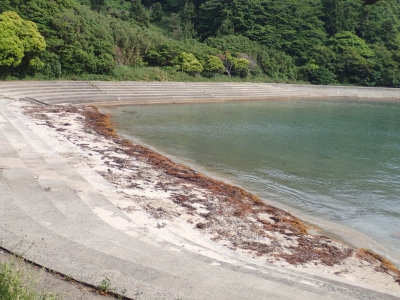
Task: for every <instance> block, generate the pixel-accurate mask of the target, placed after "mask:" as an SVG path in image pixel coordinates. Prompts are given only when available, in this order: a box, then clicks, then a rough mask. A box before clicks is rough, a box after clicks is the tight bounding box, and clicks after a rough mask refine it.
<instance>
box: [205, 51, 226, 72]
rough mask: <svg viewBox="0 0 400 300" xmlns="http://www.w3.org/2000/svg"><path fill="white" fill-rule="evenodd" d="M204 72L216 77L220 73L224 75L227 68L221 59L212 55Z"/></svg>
mask: <svg viewBox="0 0 400 300" xmlns="http://www.w3.org/2000/svg"><path fill="white" fill-rule="evenodd" d="M204 70H205V71H207V72H209V73H212V74H214V76H215V75H216V74H218V73H222V72H223V71H224V70H225V68H224V64H223V63H222V61H221V59H219V57H218V56H215V55H210V56H209V57H208V59H207V60H206V62H205V65H204Z"/></svg>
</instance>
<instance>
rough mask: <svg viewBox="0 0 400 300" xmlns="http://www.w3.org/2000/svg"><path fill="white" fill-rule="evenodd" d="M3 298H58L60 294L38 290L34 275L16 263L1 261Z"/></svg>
mask: <svg viewBox="0 0 400 300" xmlns="http://www.w3.org/2000/svg"><path fill="white" fill-rule="evenodd" d="M0 299H1V300H56V299H60V298H59V296H58V295H56V294H52V293H49V292H37V291H36V289H35V278H34V277H33V275H30V274H27V273H26V272H24V271H22V270H20V269H18V267H17V265H16V264H14V263H0Z"/></svg>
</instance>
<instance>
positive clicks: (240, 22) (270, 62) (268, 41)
mask: <svg viewBox="0 0 400 300" xmlns="http://www.w3.org/2000/svg"><path fill="white" fill-rule="evenodd" d="M10 11H12V12H15V13H16V14H17V16H19V17H20V19H21V20H22V21H18V20H17V19H16V18H15V17H13V14H10V13H9V12H10ZM0 14H1V15H0V77H2V78H15V77H16V78H36V79H53V78H70V79H71V78H72V79H73V78H77V79H84V78H94V79H96V78H98V79H117V80H118V79H123V80H129V79H130V80H132V79H142V80H177V79H182V80H235V78H236V80H260V81H279V82H285V81H286V82H296V81H297V82H310V83H313V84H355V85H364V86H388V87H399V86H400V20H399V18H400V0H382V1H380V2H378V3H377V4H375V5H372V6H365V7H362V1H361V0H302V1H299V0H280V1H277V0H192V1H188V0H158V1H152V0H128V1H126V0H79V1H78V0H0ZM27 21H32V22H33V23H34V24H33V23H32V22H27ZM23 24H25V25H23ZM26 24H30V25H29V26H30V27H29V28H30V29H29V30H30V31H29V30H27V29H26V27H27V25H26ZM35 24H36V26H37V27H36V29H35V27H34V25H35ZM32 26H33V27H32ZM35 30H36V31H35ZM40 35H41V36H43V37H44V40H45V43H46V48H45V50H44V49H43V47H42V48H38V47H36V48H32V47H29V45H31V44H34V43H35V42H34V40H32V39H33V37H34V38H36V39H37V38H38V36H39V38H40ZM5 45H7V46H5ZM32 49H35V52H34V51H33V50H32ZM15 57H22V58H21V59H20V62H19V63H17V62H18V60H17V59H14V58H15ZM33 58H34V59H33Z"/></svg>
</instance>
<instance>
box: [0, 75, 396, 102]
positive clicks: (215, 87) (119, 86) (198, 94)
mask: <svg viewBox="0 0 400 300" xmlns="http://www.w3.org/2000/svg"><path fill="white" fill-rule="evenodd" d="M1 96H3V97H5V98H11V99H16V100H19V99H22V98H25V99H30V100H32V99H33V101H34V100H37V101H40V102H43V103H46V104H73V105H75V104H76V105H78V104H91V105H122V104H125V105H134V104H155V103H188V102H224V101H263V100H271V99H322V98H326V99H354V100H373V101H377V100H383V101H399V100H400V89H395V88H369V87H351V86H316V85H297V84H275V83H249V82H244V83H207V82H133V81H131V82H111V81H1V82H0V97H1Z"/></svg>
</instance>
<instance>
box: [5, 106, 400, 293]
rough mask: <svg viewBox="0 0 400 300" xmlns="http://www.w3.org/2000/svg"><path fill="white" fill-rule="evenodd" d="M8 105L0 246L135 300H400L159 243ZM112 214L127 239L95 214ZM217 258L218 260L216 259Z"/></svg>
mask: <svg viewBox="0 0 400 300" xmlns="http://www.w3.org/2000/svg"><path fill="white" fill-rule="evenodd" d="M10 103H11V101H10V100H4V99H3V100H0V245H1V246H2V247H4V248H6V249H8V250H11V251H14V252H17V253H19V254H21V255H22V256H24V257H26V258H27V259H29V260H32V261H34V262H36V263H38V264H40V265H43V266H45V267H48V268H50V269H52V270H56V271H58V272H61V273H63V274H65V275H68V276H71V277H73V278H75V279H77V280H79V281H83V282H87V283H89V284H91V285H95V286H98V285H100V283H101V281H102V280H103V279H105V278H109V279H110V282H111V285H112V286H113V287H114V288H116V290H117V292H119V293H121V294H122V293H123V294H125V295H127V296H129V297H131V298H133V299H173V300H175V299H185V300H186V299H221V300H222V299H230V300H231V299H288V300H289V299H291V300H293V299H307V300H308V299H326V300H328V299H332V300H333V299H335V300H336V299H343V300H346V299H398V298H397V297H395V296H394V295H389V294H385V293H381V292H379V291H374V290H370V289H368V288H367V287H365V286H364V287H363V286H356V285H352V284H350V282H346V281H343V282H339V281H334V280H332V278H331V277H320V276H316V275H311V274H305V273H300V272H295V271H290V270H286V269H283V268H278V267H273V266H269V265H267V264H263V263H261V262H258V261H256V260H252V259H250V258H246V257H241V256H239V255H236V254H234V253H232V254H231V256H228V257H224V258H223V259H218V258H211V257H210V256H204V255H200V254H198V253H197V252H196V251H191V250H187V249H185V248H180V249H178V248H177V246H176V245H175V244H172V243H170V242H168V241H166V240H163V239H159V238H154V237H153V236H152V235H151V234H150V233H149V232H147V231H146V230H143V228H141V227H140V226H139V225H138V224H136V223H135V222H134V220H131V219H129V218H128V217H127V216H126V215H125V214H124V213H123V212H121V211H120V210H119V209H118V208H117V207H115V206H114V205H113V204H112V203H111V202H110V201H109V200H108V198H107V194H109V193H112V192H115V190H114V187H113V186H112V185H111V184H109V183H108V182H107V181H105V180H104V179H103V178H102V177H101V176H100V175H98V174H97V173H96V172H94V171H93V170H92V169H91V168H90V167H88V166H87V165H85V164H84V163H80V164H79V166H72V165H71V164H70V163H69V161H68V158H66V157H64V156H60V155H59V154H57V151H56V150H58V152H60V151H59V150H60V149H61V150H62V152H64V153H67V152H71V153H79V151H80V150H79V149H78V148H77V147H76V146H74V145H73V144H71V143H68V142H67V141H63V142H60V141H59V140H57V139H56V138H54V137H52V136H51V135H50V134H48V132H47V131H46V130H44V129H43V128H42V127H41V126H39V125H35V124H34V123H33V122H31V121H30V120H29V119H27V118H26V117H25V116H24V115H22V114H20V113H17V112H15V113H14V112H13V111H12V110H10V109H9V105H10ZM99 209H101V210H103V211H106V212H108V215H109V216H110V218H111V219H113V220H114V221H115V222H117V223H118V222H119V223H121V222H122V223H124V224H125V225H124V228H125V230H121V229H118V228H116V227H115V226H112V224H111V223H112V222H111V223H110V222H109V221H107V220H105V219H102V218H101V217H99V216H98V215H97V214H95V213H94V211H95V210H99ZM216 257H217V256H216Z"/></svg>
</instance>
